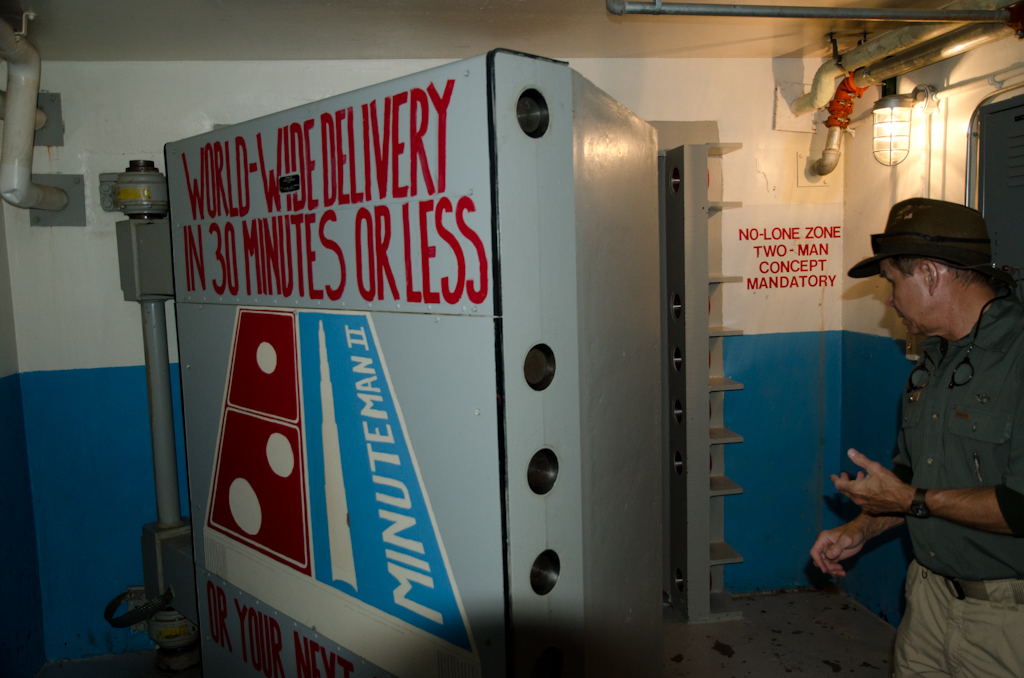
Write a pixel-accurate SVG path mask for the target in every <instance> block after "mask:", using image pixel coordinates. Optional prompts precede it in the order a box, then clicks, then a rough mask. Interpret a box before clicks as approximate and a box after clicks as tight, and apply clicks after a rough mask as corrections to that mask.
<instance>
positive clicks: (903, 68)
mask: <svg viewBox="0 0 1024 678" xmlns="http://www.w3.org/2000/svg"><path fill="white" fill-rule="evenodd" d="M1011 35H1013V29H1011V28H1009V27H1008V26H1006V25H1004V24H971V25H969V26H963V27H961V28H957V29H954V30H952V31H950V32H949V33H947V34H946V35H944V36H942V37H940V38H936V39H935V40H929V41H928V42H924V43H921V44H919V45H916V46H914V47H911V48H909V49H906V50H904V51H902V52H900V53H898V54H896V55H894V56H891V57H889V58H887V59H883V60H881V61H876V62H875V63H873V64H871V65H870V66H866V67H864V68H861V69H858V70H857V71H856V72H855V73H854V74H853V81H854V83H855V84H856V85H857V86H858V87H865V86H867V85H880V84H882V83H883V82H885V81H886V80H888V79H889V78H895V77H896V76H899V75H903V74H905V73H909V72H911V71H916V70H917V69H919V68H924V67H925V66H930V65H932V64H934V63H938V62H939V61H943V60H945V59H949V58H950V57H954V56H957V55H958V54H963V53H964V52H969V51H971V50H972V49H977V48H978V47H981V46H983V45H987V44H989V43H990V42H995V41H997V40H1002V39H1003V38H1007V37H1009V36H1011Z"/></svg>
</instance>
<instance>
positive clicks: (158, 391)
mask: <svg viewBox="0 0 1024 678" xmlns="http://www.w3.org/2000/svg"><path fill="white" fill-rule="evenodd" d="M166 301H167V298H166V297H153V298H150V297H143V299H142V301H140V302H139V303H140V305H141V306H142V334H143V340H144V341H143V343H144V345H145V347H146V386H147V387H148V389H149V425H150V435H151V436H152V440H153V477H154V481H155V483H156V515H157V522H158V523H159V525H160V527H161V528H167V527H177V526H178V525H181V524H182V520H181V501H180V500H179V499H178V459H177V456H176V453H175V449H174V447H175V446H174V415H173V411H172V409H171V369H170V365H169V363H168V359H167V318H166V315H165V311H164V302H166Z"/></svg>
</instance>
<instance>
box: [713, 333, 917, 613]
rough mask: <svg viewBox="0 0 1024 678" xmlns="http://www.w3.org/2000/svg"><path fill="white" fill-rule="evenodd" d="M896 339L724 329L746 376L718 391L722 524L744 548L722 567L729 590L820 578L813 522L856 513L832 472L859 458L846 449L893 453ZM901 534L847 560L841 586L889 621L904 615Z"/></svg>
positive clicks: (905, 554) (735, 365) (900, 360)
mask: <svg viewBox="0 0 1024 678" xmlns="http://www.w3.org/2000/svg"><path fill="white" fill-rule="evenodd" d="M903 354H904V344H903V343H902V342H896V341H894V340H893V339H889V338H884V337H876V336H872V335H867V334H861V333H857V332H839V331H835V332H809V333H789V334H763V335H751V336H742V337H733V338H728V339H726V340H725V344H724V356H725V373H726V374H727V375H728V376H730V377H732V378H733V379H736V380H737V381H740V382H742V383H743V384H744V388H743V390H742V391H735V392H729V393H727V394H726V400H725V414H726V420H725V424H726V426H727V427H728V428H730V429H732V430H733V431H735V432H737V433H739V434H741V435H743V436H744V442H743V443H740V444H736V445H730V446H728V447H727V448H726V475H728V476H729V477H730V478H732V479H733V480H734V481H736V482H737V483H739V484H740V485H741V486H742V487H743V494H742V495H738V496H734V497H727V498H726V504H725V534H726V541H728V542H729V543H730V544H731V545H732V546H733V547H734V548H736V549H737V550H738V551H739V552H740V553H741V554H743V555H744V556H745V560H744V562H743V563H741V564H737V565H729V566H727V567H726V568H725V583H726V587H727V588H728V589H729V590H731V591H733V592H747V591H771V590H777V589H781V588H791V587H805V586H816V585H821V584H823V583H826V582H827V580H826V579H824V578H823V576H822V575H821V574H820V573H819V572H818V570H817V568H815V567H814V566H813V564H812V563H811V560H810V557H809V555H808V552H809V550H810V547H811V545H812V544H813V543H814V539H815V538H816V536H817V534H818V532H819V531H820V530H822V529H827V528H830V527H834V526H836V525H838V524H840V523H841V522H845V521H847V520H849V519H851V518H852V517H853V516H855V515H857V513H858V509H857V507H856V506H854V505H853V504H852V503H851V502H849V501H847V500H846V499H845V498H844V497H842V495H840V494H839V493H838V492H836V490H835V488H834V487H833V485H832V483H831V481H830V480H829V476H830V475H831V474H833V473H839V472H840V471H843V470H845V471H850V470H855V469H854V467H853V464H852V463H851V462H850V461H849V460H848V459H847V457H846V450H847V449H848V448H850V447H855V448H857V449H858V450H860V451H861V452H863V453H864V454H866V455H868V456H869V457H871V458H873V459H875V460H878V461H884V462H886V463H890V462H891V458H892V450H893V446H894V444H895V440H896V431H897V430H898V424H897V422H898V408H899V394H900V389H901V388H902V386H903V383H904V381H905V380H906V378H907V375H908V374H909V372H910V369H911V367H912V365H911V363H910V362H909V361H908V360H906V358H905V357H904V355H903ZM910 558H911V555H910V548H909V540H908V538H907V535H906V533H905V531H904V530H902V529H900V530H894V531H893V532H891V533H889V534H887V535H885V536H883V537H882V538H880V539H878V540H875V541H873V542H870V543H869V544H868V546H867V547H865V549H864V551H863V552H862V553H861V554H859V555H858V556H857V557H855V558H854V559H851V561H850V562H848V568H847V569H848V573H849V574H848V576H847V577H846V579H845V580H841V581H838V582H837V583H838V584H839V586H840V587H842V588H844V589H846V590H848V591H849V592H850V594H851V595H852V596H853V597H854V598H856V599H857V600H859V601H860V602H861V603H863V604H864V605H865V606H867V607H868V608H869V609H871V610H873V611H874V612H876V613H877V614H878V615H879V616H881V617H882V618H883V619H886V620H887V621H889V622H890V623H893V624H898V623H899V619H900V617H901V615H902V606H903V580H904V578H905V573H906V567H907V564H908V563H909V559H910Z"/></svg>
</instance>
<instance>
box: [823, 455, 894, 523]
mask: <svg viewBox="0 0 1024 678" xmlns="http://www.w3.org/2000/svg"><path fill="white" fill-rule="evenodd" d="M846 454H847V455H848V456H849V457H850V460H851V461H853V463H854V464H856V465H857V466H860V467H861V468H862V469H864V470H865V471H867V475H865V474H864V473H863V472H861V471H858V472H857V477H856V478H850V477H849V476H847V475H846V473H845V472H843V473H842V474H840V475H838V476H836V475H833V476H831V478H832V484H834V485H835V486H836V489H837V490H839V491H840V492H842V493H843V494H844V495H846V497H847V498H849V499H850V500H851V501H852V502H853V503H854V504H856V505H857V506H860V507H861V510H862V511H864V512H865V513H869V514H871V515H876V516H877V515H884V514H894V513H896V514H905V513H907V511H909V510H910V504H911V502H912V501H913V499H914V488H913V487H911V486H910V485H907V484H906V483H904V482H903V481H901V480H900V479H899V478H897V477H896V476H895V475H894V474H893V472H892V471H890V470H889V469H887V468H885V467H884V466H882V465H881V464H879V463H878V462H877V461H871V460H870V459H868V458H867V457H865V456H864V455H863V454H861V453H860V452H858V451H857V450H855V449H853V448H850V450H849V451H847V453H846Z"/></svg>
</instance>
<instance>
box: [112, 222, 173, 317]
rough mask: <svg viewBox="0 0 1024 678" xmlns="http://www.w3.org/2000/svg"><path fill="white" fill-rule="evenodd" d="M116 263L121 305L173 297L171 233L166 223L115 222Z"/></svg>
mask: <svg viewBox="0 0 1024 678" xmlns="http://www.w3.org/2000/svg"><path fill="white" fill-rule="evenodd" d="M117 263H118V269H119V271H120V274H121V291H122V292H123V293H124V300H125V301H142V299H143V298H145V297H154V296H157V297H167V298H170V297H173V296H174V272H173V270H172V267H171V232H170V224H169V223H168V221H167V220H166V219H128V220H126V221H119V222H117Z"/></svg>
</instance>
